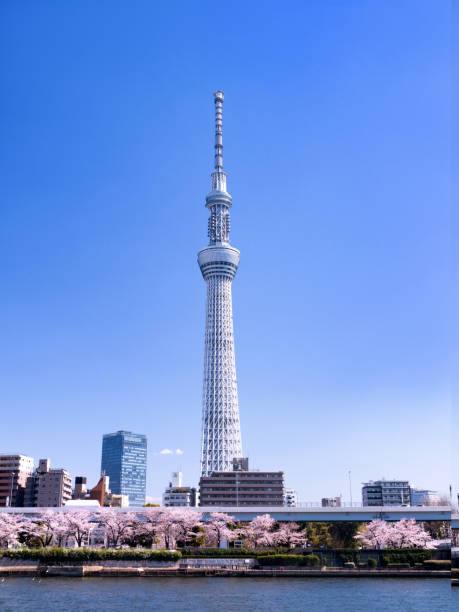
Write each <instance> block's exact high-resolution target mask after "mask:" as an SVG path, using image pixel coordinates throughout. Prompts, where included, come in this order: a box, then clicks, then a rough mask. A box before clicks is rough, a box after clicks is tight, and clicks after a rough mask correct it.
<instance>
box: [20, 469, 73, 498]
mask: <svg viewBox="0 0 459 612" xmlns="http://www.w3.org/2000/svg"><path fill="white" fill-rule="evenodd" d="M30 495H31V498H30V501H29V505H31V506H38V507H40V508H56V507H59V506H64V505H65V503H66V502H67V501H68V500H69V499H72V479H71V477H70V474H69V473H68V472H67V470H64V469H62V468H61V469H51V468H50V461H49V459H40V461H39V463H38V468H37V469H36V471H35V474H34V476H33V484H32V486H31V487H30Z"/></svg>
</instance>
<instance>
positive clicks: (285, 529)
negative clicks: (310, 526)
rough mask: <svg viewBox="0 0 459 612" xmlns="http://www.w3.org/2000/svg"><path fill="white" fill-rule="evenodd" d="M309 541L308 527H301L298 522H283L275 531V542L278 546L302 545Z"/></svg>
mask: <svg viewBox="0 0 459 612" xmlns="http://www.w3.org/2000/svg"><path fill="white" fill-rule="evenodd" d="M306 542H307V538H306V529H301V530H300V528H299V525H298V523H293V522H288V523H287V522H286V523H281V525H280V526H279V529H278V530H277V531H275V532H274V533H273V544H275V545H276V546H287V547H288V548H291V547H294V546H302V545H305V544H306Z"/></svg>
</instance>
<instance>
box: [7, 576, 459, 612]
mask: <svg viewBox="0 0 459 612" xmlns="http://www.w3.org/2000/svg"><path fill="white" fill-rule="evenodd" d="M0 610H1V612H16V611H21V612H45V611H46V612H55V611H59V612H60V611H61V610H62V611H66V612H69V611H76V612H117V611H118V610H120V611H121V610H122V611H123V612H135V611H137V610H141V611H142V612H146V611H148V610H154V611H155V612H160V611H161V610H166V611H180V612H240V611H243V612H250V611H252V610H256V611H258V610H260V611H262V612H274V611H276V612H277V611H284V610H288V611H292V610H295V611H297V610H298V611H300V610H301V611H302V610H314V611H315V610H318V611H320V612H323V611H324V612H327V611H329V610H332V611H335V610H339V611H340V612H360V611H362V612H369V611H371V612H373V611H375V610H377V611H379V610H381V611H382V610H384V611H385V612H405V611H406V612H424V611H425V612H435V611H437V610H438V611H441V612H446V611H447V610H451V611H453V610H455V611H456V612H457V611H458V610H459V588H454V589H452V588H451V587H450V583H449V580H447V579H445V580H438V579H435V580H433V579H430V580H429V579H422V578H411V579H408V578H405V579H396V578H389V579H386V578H377V579H374V578H303V579H300V578H277V579H276V578H137V577H135V578H134V577H133V578H43V579H32V578H14V577H13V578H5V579H4V580H2V579H0Z"/></svg>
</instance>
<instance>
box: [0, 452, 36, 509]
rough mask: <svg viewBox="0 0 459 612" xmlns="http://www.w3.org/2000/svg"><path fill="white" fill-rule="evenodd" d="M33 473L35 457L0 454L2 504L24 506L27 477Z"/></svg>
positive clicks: (0, 496)
mask: <svg viewBox="0 0 459 612" xmlns="http://www.w3.org/2000/svg"><path fill="white" fill-rule="evenodd" d="M32 474H33V457H28V456H27V455H0V506H23V505H24V494H25V490H26V485H27V479H28V478H30V476H31V475H32Z"/></svg>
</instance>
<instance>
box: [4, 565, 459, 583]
mask: <svg viewBox="0 0 459 612" xmlns="http://www.w3.org/2000/svg"><path fill="white" fill-rule="evenodd" d="M5 576H8V577H13V576H23V577H24V576H28V577H57V576H62V577H67V578H70V577H75V578H82V577H99V578H100V577H111V578H114V577H123V578H125V577H128V576H136V577H142V576H144V577H162V578H164V577H167V576H168V577H179V576H180V577H196V578H199V577H203V576H214V577H228V576H230V577H240V578H244V577H251V578H253V577H271V578H287V577H297V578H298V577H304V578H308V577H314V578H336V577H338V578H443V579H450V578H451V572H450V571H448V570H440V571H439V570H425V569H402V570H393V569H390V570H388V569H371V570H369V569H368V570H367V569H341V568H326V569H324V568H317V569H315V568H314V569H313V568H308V569H271V568H270V569H219V568H186V569H183V568H158V567H105V566H98V565H68V566H64V565H49V566H46V565H38V564H30V565H25V564H24V565H16V566H13V565H10V566H7V567H5V566H4V567H0V577H5Z"/></svg>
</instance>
